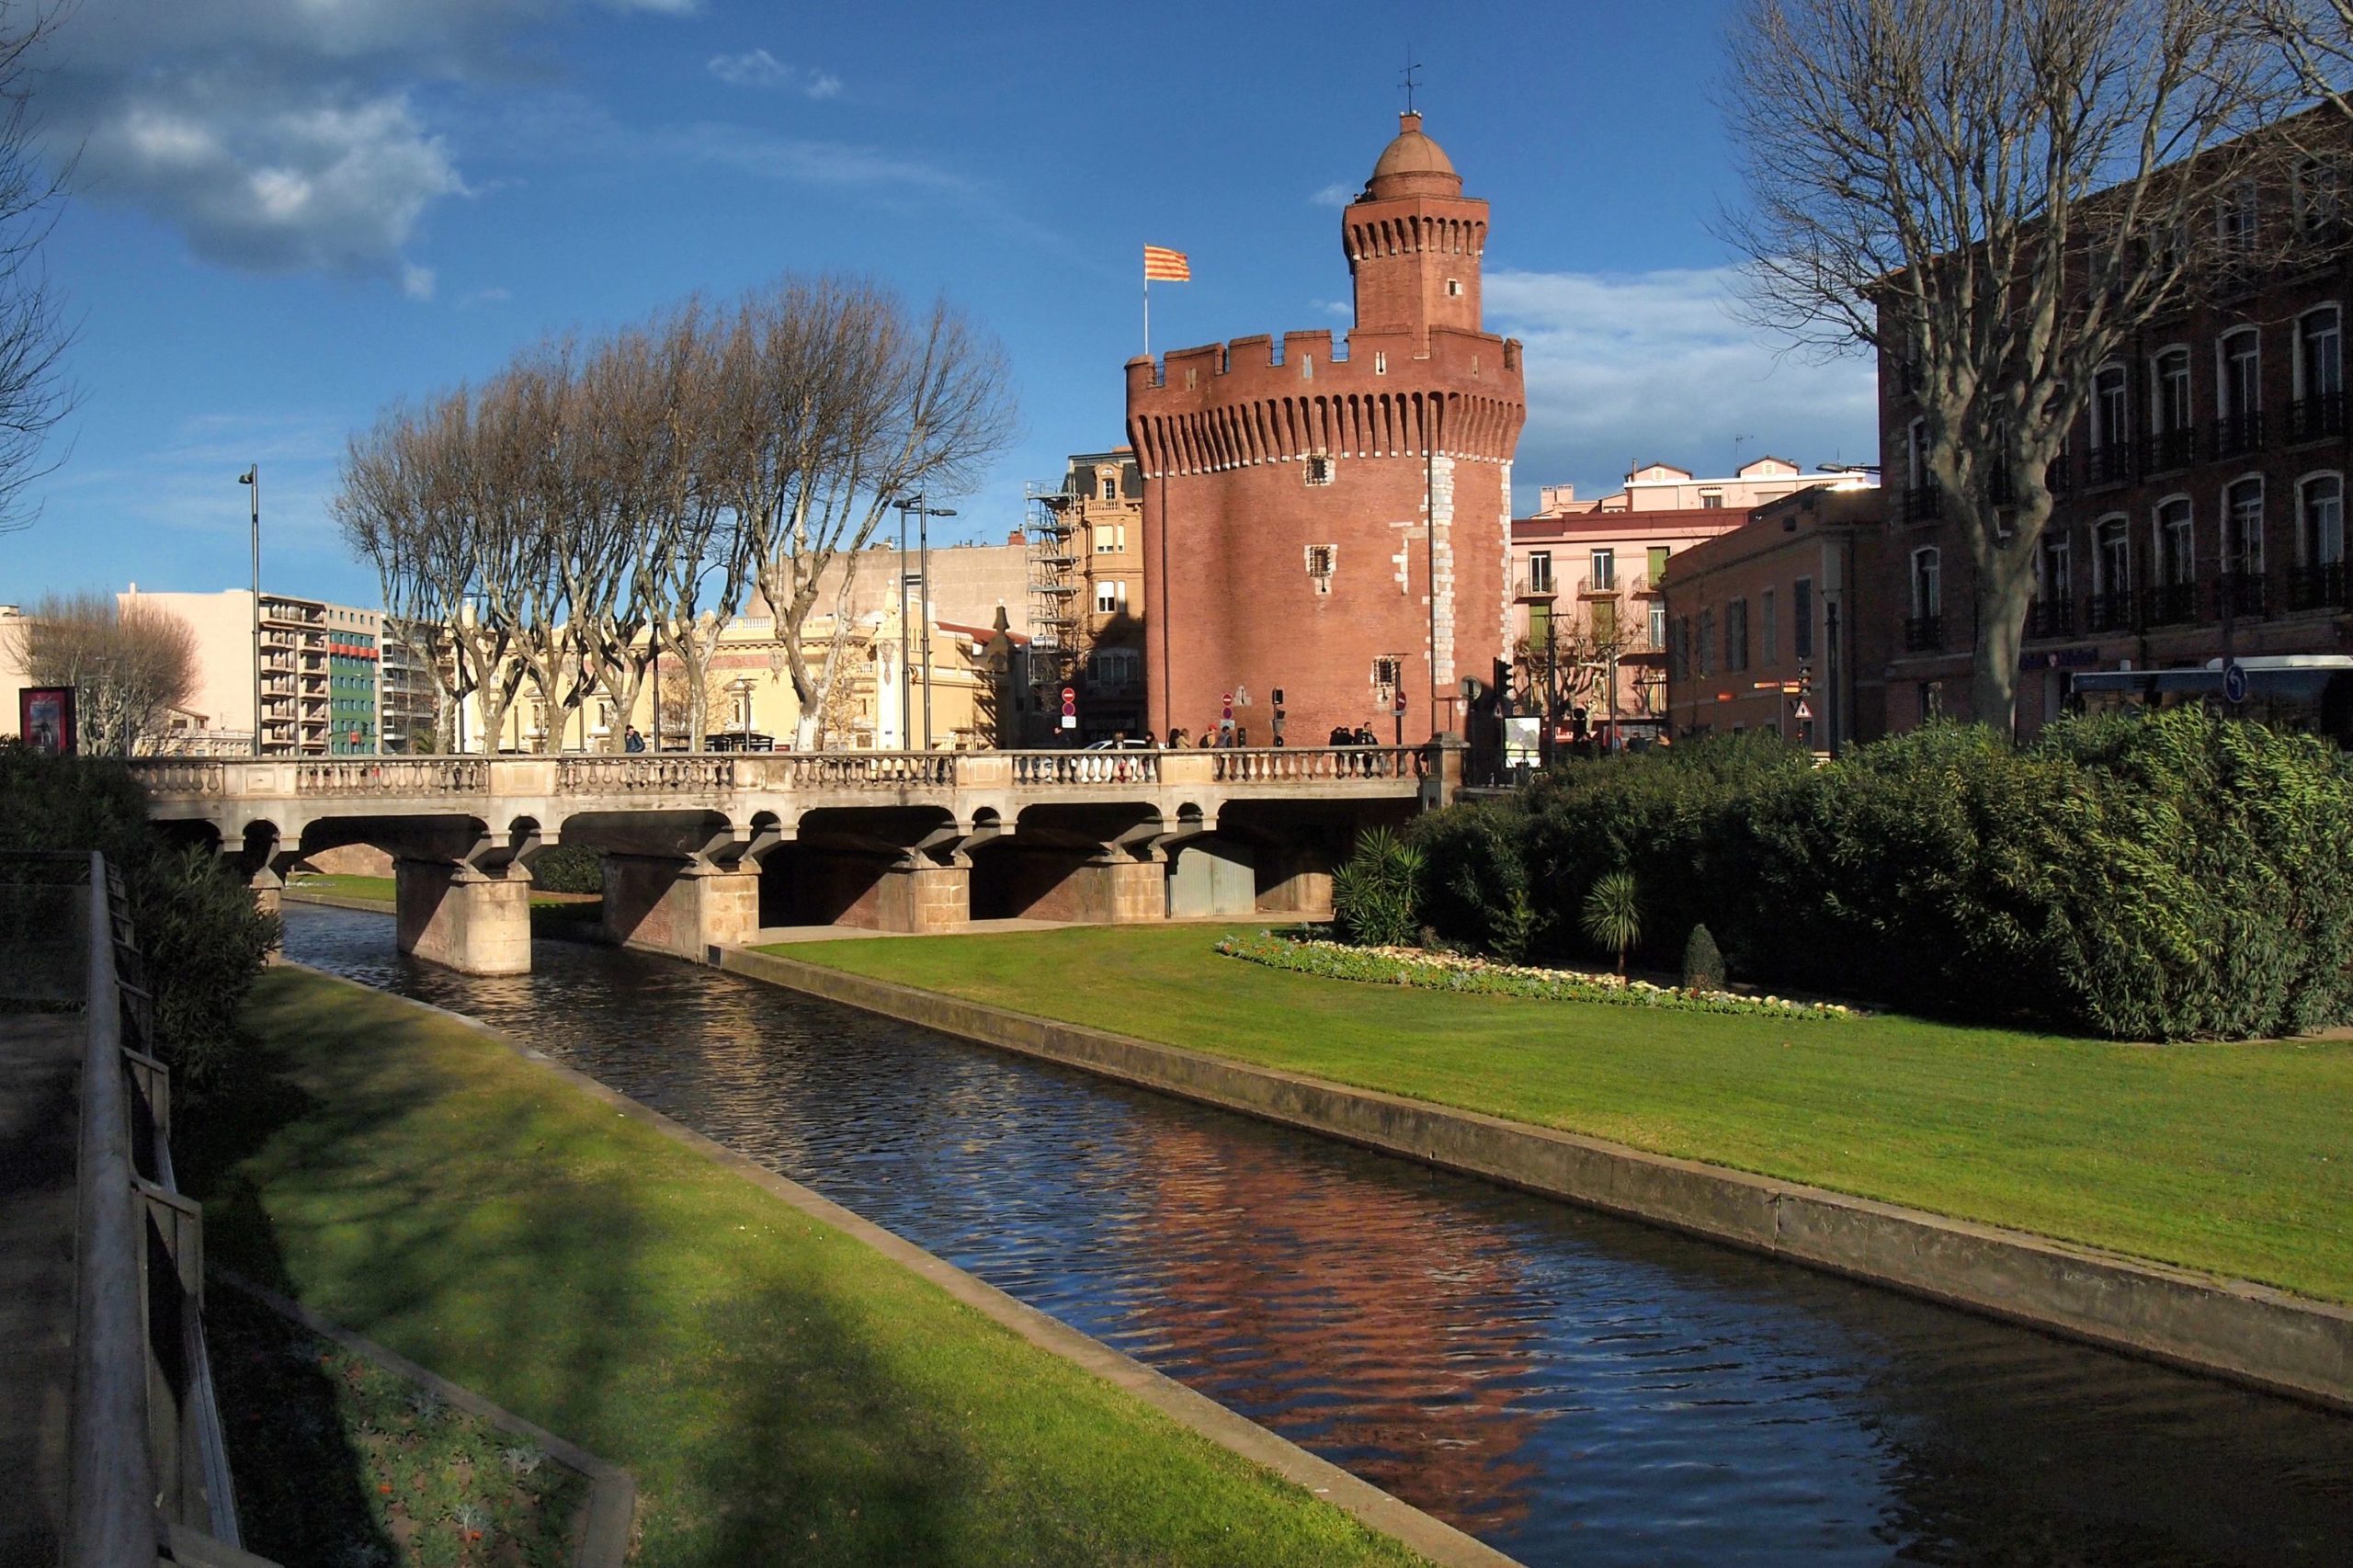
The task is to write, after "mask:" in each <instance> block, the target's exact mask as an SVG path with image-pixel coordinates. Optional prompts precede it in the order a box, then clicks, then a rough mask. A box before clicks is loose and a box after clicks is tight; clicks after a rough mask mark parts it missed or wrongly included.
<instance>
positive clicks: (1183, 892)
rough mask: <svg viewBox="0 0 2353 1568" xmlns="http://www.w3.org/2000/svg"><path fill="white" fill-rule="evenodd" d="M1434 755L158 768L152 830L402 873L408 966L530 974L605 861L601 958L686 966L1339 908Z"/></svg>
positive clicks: (255, 853) (1343, 751)
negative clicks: (956, 938)
mask: <svg viewBox="0 0 2353 1568" xmlns="http://www.w3.org/2000/svg"><path fill="white" fill-rule="evenodd" d="M1460 759H1461V753H1460V751H1459V750H1457V749H1454V748H1451V747H1449V746H1446V745H1444V744H1440V745H1438V746H1433V747H1389V746H1349V747H1335V748H1322V747H1313V748H1311V747H1300V748H1297V749H1285V748H1277V749H1274V750H1266V751H1262V750H1222V751H1218V750H1211V751H1199V750H1194V751H1165V752H1164V751H1128V752H1108V751H1102V752H1097V751H1041V752H822V753H798V752H775V753H723V754H722V753H686V754H661V755H653V754H636V755H631V756H495V757H485V756H414V757H412V756H383V757H332V758H302V759H295V758H275V757H267V758H256V759H254V760H252V761H242V760H236V759H206V760H201V761H197V760H184V759H148V760H144V761H141V762H138V763H135V764H133V767H134V768H135V769H136V771H137V772H138V774H139V776H140V778H141V779H142V782H143V783H144V784H145V786H146V788H147V791H148V796H149V801H150V806H149V810H150V812H151V814H152V815H153V817H154V818H155V819H156V820H157V821H158V822H159V823H162V824H165V825H166V826H169V827H176V829H177V830H178V831H181V832H184V833H187V834H188V835H191V836H197V837H201V838H202V839H204V840H206V841H208V842H210V843H211V844H213V845H215V846H217V847H218V848H219V849H220V850H221V851H222V853H223V854H226V855H229V856H232V857H233V858H235V859H236V860H237V862H238V864H239V865H240V867H241V869H243V871H244V874H245V875H246V876H247V877H248V878H249V880H250V881H251V882H252V885H253V886H254V888H255V890H256V894H257V896H260V897H262V898H264V899H265V900H273V901H274V900H275V898H276V896H277V893H278V889H280V888H281V887H282V886H283V885H284V879H285V876H286V874H287V872H288V871H289V870H290V869H292V868H293V867H294V866H295V865H296V864H297V863H299V862H300V861H301V859H302V858H304V857H306V856H310V855H316V854H320V853H323V852H324V851H326V850H329V849H333V848H336V847H340V846H345V845H352V844H366V845H371V846H375V847H376V848H379V849H381V850H382V851H384V852H385V853H386V854H388V855H390V856H391V857H392V860H393V862H394V867H395V875H396V879H397V884H398V886H397V901H398V909H399V917H398V931H399V942H400V946H401V949H402V950H403V951H404V952H413V953H415V955H416V956H418V957H419V958H424V959H428V960H433V961H435V962H438V963H443V964H447V965H449V966H450V967H452V968H455V969H459V970H463V971H467V972H469V973H474V974H513V973H520V972H523V971H527V970H529V967H530V919H529V914H530V911H529V903H530V892H531V882H530V864H531V861H532V859H533V858H536V857H537V856H539V855H540V854H541V853H543V852H544V851H546V850H548V849H550V848H552V847H554V846H557V845H559V844H563V845H574V846H588V847H590V848H594V849H597V850H598V851H601V853H602V860H603V866H604V909H603V921H604V934H605V936H606V937H607V938H608V940H611V941H614V942H618V943H624V944H628V945H631V946H638V947H646V948H652V949H658V950H660V951H664V952H671V953H676V954H679V955H681V956H684V957H689V958H697V959H699V958H702V957H705V956H706V955H707V954H708V952H709V950H710V949H711V948H712V947H714V946H720V945H724V944H732V943H740V942H746V941H750V940H752V939H753V938H754V937H755V936H756V934H757V932H758V931H759V929H760V928H761V927H762V926H809V925H835V924H838V925H845V926H863V927H868V928H871V929H877V930H887V931H943V930H953V929H956V928H958V927H961V926H964V925H965V924H966V923H968V922H970V921H972V920H976V919H991V918H1005V917H1011V916H1027V917H1030V918H1035V919H1049V920H1073V921H1086V922H1110V921H1142V920H1162V919H1168V918H1182V917H1187V916H1199V915H1235V916H1245V917H1246V916H1247V915H1250V914H1252V913H1254V912H1257V911H1267V912H1282V913H1289V914H1306V913H1312V912H1315V911H1318V910H1320V909H1322V908H1324V907H1325V906H1326V905H1328V903H1330V898H1331V873H1332V870H1333V868H1334V867H1335V866H1336V865H1337V864H1338V862H1339V861H1340V859H1341V858H1344V857H1345V856H1346V855H1347V850H1348V846H1349V844H1350V843H1351V841H1352V840H1353V839H1354V837H1355V836H1356V835H1357V834H1358V832H1360V831H1362V830H1363V829H1364V828H1366V827H1369V826H1373V825H1377V824H1385V823H1396V822H1400V821H1403V820H1404V818H1405V817H1407V816H1409V815H1411V814H1412V813H1413V812H1415V811H1416V810H1418V809H1420V808H1421V807H1423V806H1425V805H1427V804H1432V803H1435V802H1437V801H1438V800H1440V799H1442V798H1444V797H1445V796H1447V795H1449V794H1450V793H1451V790H1453V788H1454V787H1455V786H1456V785H1457V784H1458V783H1459V782H1460V778H1459V775H1460V772H1461V767H1460Z"/></svg>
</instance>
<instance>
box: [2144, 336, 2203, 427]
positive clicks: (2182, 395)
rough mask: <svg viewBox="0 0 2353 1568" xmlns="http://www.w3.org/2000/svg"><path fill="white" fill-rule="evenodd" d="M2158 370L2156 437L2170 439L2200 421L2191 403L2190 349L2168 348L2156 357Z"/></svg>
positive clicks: (2155, 389)
mask: <svg viewBox="0 0 2353 1568" xmlns="http://www.w3.org/2000/svg"><path fill="white" fill-rule="evenodd" d="M2156 369H2157V374H2156V383H2157V384H2156V386H2155V388H2154V391H2155V392H2156V407H2155V409H2154V415H2155V423H2156V430H2157V434H2158V435H2160V436H2169V435H2172V434H2174V433H2175V432H2176V431H2180V430H2187V429H2188V428H2189V427H2190V425H2191V423H2192V422H2193V421H2194V420H2195V419H2196V418H2197V415H2196V413H2195V412H2194V411H2193V409H2192V407H2191V405H2190V401H2189V350H2188V349H2187V348H2168V349H2166V350H2165V352H2164V353H2162V354H2160V355H2158V356H2157V367H2156Z"/></svg>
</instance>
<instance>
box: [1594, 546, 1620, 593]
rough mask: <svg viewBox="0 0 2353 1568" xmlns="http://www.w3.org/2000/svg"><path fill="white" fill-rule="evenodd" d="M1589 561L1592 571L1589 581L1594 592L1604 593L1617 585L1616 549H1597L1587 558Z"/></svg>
mask: <svg viewBox="0 0 2353 1568" xmlns="http://www.w3.org/2000/svg"><path fill="white" fill-rule="evenodd" d="M1589 563H1590V565H1591V567H1592V573H1593V574H1592V578H1591V583H1592V586H1593V590H1594V592H1596V593H1605V592H1608V590H1610V589H1612V588H1615V587H1616V586H1617V585H1618V552H1617V551H1614V550H1597V551H1594V552H1593V554H1592V556H1591V557H1590V558H1589Z"/></svg>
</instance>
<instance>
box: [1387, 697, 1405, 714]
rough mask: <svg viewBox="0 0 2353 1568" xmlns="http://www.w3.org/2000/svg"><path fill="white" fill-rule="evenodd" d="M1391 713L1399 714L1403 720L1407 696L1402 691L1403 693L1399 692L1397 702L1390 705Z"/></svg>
mask: <svg viewBox="0 0 2353 1568" xmlns="http://www.w3.org/2000/svg"><path fill="white" fill-rule="evenodd" d="M1389 711H1391V712H1392V713H1394V714H1397V715H1398V716H1399V717H1401V718H1402V717H1403V716H1404V712H1405V694H1404V692H1402V691H1401V692H1399V693H1398V694H1397V699H1396V700H1395V701H1393V702H1392V703H1391V704H1390V705H1389Z"/></svg>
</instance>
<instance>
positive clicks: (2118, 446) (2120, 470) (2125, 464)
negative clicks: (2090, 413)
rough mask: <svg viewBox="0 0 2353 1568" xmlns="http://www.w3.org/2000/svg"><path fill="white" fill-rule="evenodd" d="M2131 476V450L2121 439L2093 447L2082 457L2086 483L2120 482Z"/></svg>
mask: <svg viewBox="0 0 2353 1568" xmlns="http://www.w3.org/2000/svg"><path fill="white" fill-rule="evenodd" d="M2131 477H2132V450H2131V448H2129V447H2127V446H2126V445H2125V444H2124V443H2123V442H2121V441H2111V442H2110V443H2109V444H2108V445H2107V446H2105V447H2094V448H2093V449H2091V451H2090V452H2089V453H2088V454H2086V457H2085V459H2084V483H2086V484H2122V483H2124V482H2125V481H2127V480H2129V479H2131Z"/></svg>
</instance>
